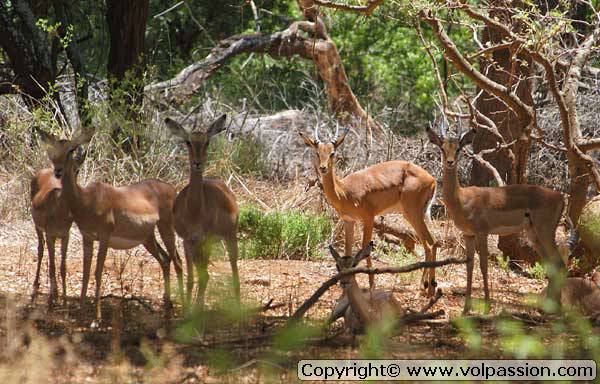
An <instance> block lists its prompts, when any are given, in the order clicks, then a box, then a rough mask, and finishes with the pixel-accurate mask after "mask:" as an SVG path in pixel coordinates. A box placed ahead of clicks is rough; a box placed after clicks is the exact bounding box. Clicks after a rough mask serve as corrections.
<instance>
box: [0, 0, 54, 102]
mask: <svg viewBox="0 0 600 384" xmlns="http://www.w3.org/2000/svg"><path fill="white" fill-rule="evenodd" d="M11 3H12V9H11V8H9V7H8V4H7V2H5V1H0V48H2V49H3V50H4V52H5V53H6V56H7V57H8V60H9V63H10V66H11V68H12V70H13V72H14V74H15V78H14V79H10V80H12V81H11V82H10V83H8V84H7V85H6V86H3V87H2V93H20V94H21V95H22V97H23V100H24V101H25V103H26V104H27V106H28V107H29V108H30V109H33V108H37V106H39V104H40V101H41V100H42V99H43V98H44V97H45V96H46V95H47V94H48V92H49V90H50V84H52V83H53V82H54V80H55V78H56V60H55V56H54V55H53V54H52V53H51V50H50V44H49V43H48V39H47V38H46V35H45V33H44V32H43V31H41V30H40V29H39V28H38V26H37V25H36V19H37V17H36V15H35V14H34V12H33V10H32V9H31V7H30V5H29V3H28V2H27V1H25V0H12V1H11ZM44 10H45V8H44ZM53 59H54V60H53Z"/></svg>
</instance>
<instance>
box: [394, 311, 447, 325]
mask: <svg viewBox="0 0 600 384" xmlns="http://www.w3.org/2000/svg"><path fill="white" fill-rule="evenodd" d="M445 314H446V312H445V311H444V310H443V309H440V310H438V311H435V312H431V313H421V312H417V313H408V314H406V315H404V316H402V317H400V319H398V321H399V323H400V325H406V324H410V323H416V322H418V321H423V320H432V319H437V318H438V317H440V316H444V315H445Z"/></svg>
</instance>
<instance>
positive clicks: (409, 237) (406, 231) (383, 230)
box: [375, 216, 419, 252]
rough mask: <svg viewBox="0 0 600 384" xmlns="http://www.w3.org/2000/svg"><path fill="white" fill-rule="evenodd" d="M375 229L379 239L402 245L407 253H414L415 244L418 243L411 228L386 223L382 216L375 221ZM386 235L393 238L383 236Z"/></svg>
mask: <svg viewBox="0 0 600 384" xmlns="http://www.w3.org/2000/svg"><path fill="white" fill-rule="evenodd" d="M375 229H376V230H377V234H378V235H379V237H381V238H383V239H384V240H386V241H388V242H391V243H396V244H402V245H403V246H404V248H406V250H407V251H409V252H414V251H415V244H416V243H418V242H419V239H418V238H417V234H416V233H415V232H414V231H413V230H412V229H411V228H408V227H407V226H405V225H402V224H400V223H394V222H390V221H387V222H386V221H385V219H384V217H383V216H379V217H378V218H377V219H375ZM387 234H389V235H392V236H393V237H389V236H385V235H387ZM394 237H395V238H396V239H398V240H397V241H396V240H395V239H394Z"/></svg>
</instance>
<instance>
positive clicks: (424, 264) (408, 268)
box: [288, 258, 467, 322]
mask: <svg viewBox="0 0 600 384" xmlns="http://www.w3.org/2000/svg"><path fill="white" fill-rule="evenodd" d="M466 262H467V259H457V258H449V259H445V260H438V261H420V262H417V263H413V264H409V265H404V266H401V267H380V268H366V267H356V268H350V269H348V270H345V271H343V272H341V273H338V274H337V275H335V276H333V277H332V278H330V279H329V280H327V281H325V282H324V283H323V284H322V285H321V286H320V287H319V288H318V289H317V290H316V291H315V293H313V294H312V296H311V297H310V298H308V300H306V301H305V302H304V303H303V304H302V305H301V306H300V307H299V308H298V309H297V310H296V312H294V314H293V315H292V316H291V317H290V319H289V320H288V322H290V321H296V320H298V319H300V318H301V317H302V316H304V314H305V313H306V312H307V311H308V310H309V309H310V308H311V307H312V306H313V305H314V304H315V303H316V302H317V301H318V300H319V298H320V297H321V296H323V294H324V293H325V292H327V291H328V290H329V288H331V287H332V286H334V285H335V284H336V283H337V282H338V281H339V280H340V279H341V278H343V277H346V276H351V275H355V274H357V273H364V274H369V275H380V274H383V273H407V272H413V271H416V270H419V269H423V268H437V267H443V266H445V265H450V264H465V263H466Z"/></svg>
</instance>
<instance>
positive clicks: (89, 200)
mask: <svg viewBox="0 0 600 384" xmlns="http://www.w3.org/2000/svg"><path fill="white" fill-rule="evenodd" d="M92 135H93V131H84V132H82V133H80V134H79V135H78V136H77V137H75V138H74V139H73V140H58V139H57V138H56V137H54V136H52V135H50V134H48V133H42V140H43V141H44V142H45V143H46V144H47V145H48V155H49V157H50V160H51V161H52V163H53V164H54V172H55V173H56V174H60V175H61V182H62V194H63V195H64V198H65V199H66V201H67V203H68V207H69V210H70V212H71V214H72V215H73V219H74V221H75V223H77V226H78V227H79V231H80V232H81V237H82V238H83V284H82V287H81V302H82V304H83V301H84V300H85V296H86V293H87V288H88V282H89V278H90V268H91V264H92V253H93V250H94V241H98V243H99V248H98V258H97V260H96V271H95V277H96V292H95V315H96V319H97V320H100V317H101V314H100V293H101V288H102V271H103V268H104V261H105V259H106V253H107V251H108V248H113V249H130V248H133V247H136V246H138V245H140V244H142V245H144V247H145V248H146V249H147V250H148V252H150V254H152V256H154V258H155V259H156V260H157V261H158V262H159V264H160V266H161V269H162V274H163V279H164V297H163V299H164V303H165V308H166V309H170V307H171V299H170V272H169V271H170V262H171V260H173V262H174V264H175V269H176V272H177V276H178V280H179V281H180V290H183V286H182V284H183V280H182V273H183V269H182V267H181V260H180V259H179V255H178V254H177V250H176V248H175V233H174V232H173V213H172V208H173V202H174V201H175V195H176V194H177V192H176V191H175V188H174V187H173V186H171V185H169V184H167V183H163V182H161V181H159V180H144V181H142V182H139V183H137V184H133V185H128V186H122V187H113V186H112V185H108V184H105V183H100V182H95V183H92V184H90V185H88V186H86V187H81V186H80V185H79V184H78V183H77V173H76V172H75V169H74V165H75V161H74V159H73V154H74V153H75V152H76V151H77V149H78V148H79V146H80V145H83V144H86V143H88V142H89V141H90V140H91V138H92ZM156 227H158V231H159V232H160V236H161V238H162V239H163V241H164V243H165V246H166V247H167V252H168V254H167V253H166V252H165V251H163V250H162V249H161V248H160V246H159V245H158V242H157V241H156V237H155V235H154V229H155V228H156Z"/></svg>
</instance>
